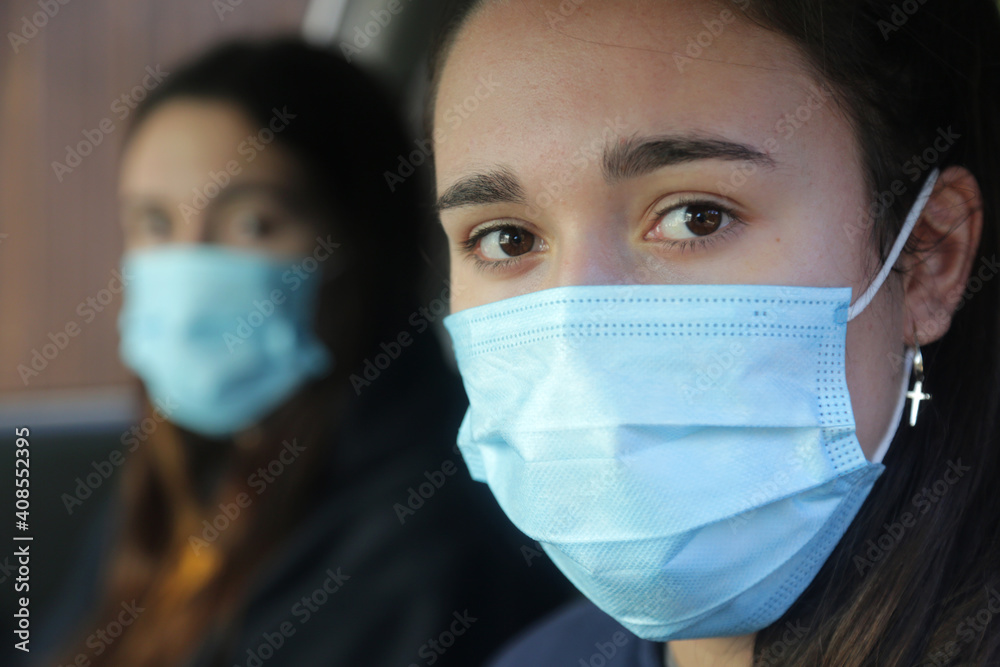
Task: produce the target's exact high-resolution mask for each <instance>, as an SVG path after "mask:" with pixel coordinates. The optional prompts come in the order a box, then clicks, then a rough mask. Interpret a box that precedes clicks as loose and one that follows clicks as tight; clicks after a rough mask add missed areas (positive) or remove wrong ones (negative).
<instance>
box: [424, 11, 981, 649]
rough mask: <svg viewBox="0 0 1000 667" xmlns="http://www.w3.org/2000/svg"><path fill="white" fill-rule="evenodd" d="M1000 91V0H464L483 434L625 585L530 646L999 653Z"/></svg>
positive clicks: (439, 69) (442, 108) (467, 428)
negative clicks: (904, 0)
mask: <svg viewBox="0 0 1000 667" xmlns="http://www.w3.org/2000/svg"><path fill="white" fill-rule="evenodd" d="M998 110H1000V17H998V10H997V6H996V4H995V3H994V2H992V0H962V1H961V2H949V3H918V2H909V3H898V2H891V1H890V0H878V1H872V0H864V1H862V0H846V1H844V2H837V3H828V2H819V1H815V2H814V1H808V2H803V1H802V0H796V1H793V2H792V1H784V0H740V1H737V0H733V1H731V2H729V1H721V0H720V1H718V2H709V1H696V0H677V1H669V2H668V1H666V0H640V1H638V2H636V1H634V0H627V1H626V0H605V1H603V2H582V1H579V0H573V1H572V2H568V1H564V2H557V1H556V0H539V1H538V2H504V1H502V0H478V1H474V2H464V3H460V6H459V7H457V8H456V9H455V11H454V13H453V15H452V16H451V20H450V21H449V22H448V27H447V30H446V31H445V32H444V34H443V36H442V39H441V41H440V45H439V48H438V55H437V58H436V61H435V65H434V67H433V71H432V91H431V105H430V108H429V119H430V129H431V131H432V132H433V138H434V152H435V165H436V177H437V192H438V195H439V202H438V208H439V210H440V219H441V222H442V224H443V226H444V229H445V231H446V233H447V235H448V237H449V240H450V242H451V247H452V255H451V256H452V268H451V274H452V281H453V286H454V297H453V300H452V311H453V314H452V315H451V316H450V317H449V318H448V319H447V320H446V322H445V324H446V326H447V327H448V329H449V331H450V333H451V335H452V338H453V341H454V344H455V349H456V355H457V357H458V361H459V367H460V370H461V373H462V377H463V380H464V382H465V386H466V390H467V393H468V395H469V398H470V407H469V410H468V412H467V414H466V417H465V420H464V422H463V424H462V427H461V429H460V431H459V436H458V442H459V445H460V447H461V448H462V451H463V454H464V456H465V458H466V461H467V462H468V464H469V468H470V471H471V472H472V475H473V477H475V478H477V479H479V480H481V481H485V482H487V483H488V484H489V486H490V488H491V490H492V491H493V493H494V494H495V495H496V497H497V499H498V501H499V503H500V505H501V507H502V508H503V509H504V511H505V512H506V513H507V514H508V516H509V517H510V518H511V519H512V521H513V522H514V523H515V524H516V525H517V526H518V527H519V528H521V529H522V530H523V531H524V532H525V533H527V534H528V535H529V536H531V537H533V538H535V539H537V540H539V541H540V543H541V544H542V546H543V547H544V549H545V551H546V552H547V553H548V554H549V556H550V557H551V558H552V560H553V561H554V562H555V563H556V564H557V565H558V566H559V568H560V569H561V570H562V571H563V572H564V573H565V574H566V575H567V577H568V578H569V579H570V580H571V581H572V582H573V583H574V584H575V585H576V586H577V587H578V588H579V589H580V590H581V591H582V592H583V593H584V594H585V595H586V596H587V597H588V598H590V600H591V601H592V602H593V604H589V603H588V604H585V605H583V606H576V607H573V608H571V609H569V610H567V611H565V612H564V613H562V614H561V615H558V616H556V617H554V618H553V619H552V620H550V621H549V622H547V623H546V624H545V625H543V626H541V627H540V628H539V629H538V630H537V631H535V632H534V633H532V634H531V635H530V636H528V637H527V638H526V639H525V640H524V641H523V642H521V643H520V644H518V645H516V646H515V647H514V648H512V649H511V650H510V651H509V652H508V653H507V654H506V655H505V656H503V657H501V658H500V660H499V662H498V663H497V664H498V665H504V666H506V665H511V666H514V665H516V666H517V667H528V666H533V665H539V666H541V665H545V666H546V667H555V666H560V665H566V666H569V665H643V666H647V667H648V666H652V665H677V666H679V667H696V666H698V667H700V666H705V665H726V666H741V667H742V666H749V665H751V664H758V665H795V666H799V667H815V666H816V665H828V666H830V667H854V666H861V665H872V666H874V665H878V666H880V667H881V666H886V665H889V666H898V667H904V666H906V667H910V666H912V665H945V664H955V665H958V664H961V665H995V664H1000V631H998V629H997V627H998V626H997V623H998V621H1000V617H997V616H996V615H997V614H998V613H1000V592H998V591H1000V571H998V570H1000V541H998V539H997V536H998V534H1000V501H998V499H997V497H996V494H995V493H994V492H993V481H994V480H995V479H996V476H997V474H998V473H1000V466H998V454H1000V438H998V436H997V432H998V424H997V417H998V414H1000V398H998V392H1000V365H998V364H1000V346H998V344H997V340H998V333H1000V331H998V324H1000V290H998V282H1000V281H998V280H997V279H996V277H997V273H998V272H1000V265H998V264H997V261H998V260H997V253H998V250H1000V248H998V234H997V232H998V227H1000V209H998V204H1000V199H998V195H1000V160H998V157H997V156H998V155H1000V137H998V132H1000V111H998ZM883 457H884V460H883ZM623 626H624V627H623Z"/></svg>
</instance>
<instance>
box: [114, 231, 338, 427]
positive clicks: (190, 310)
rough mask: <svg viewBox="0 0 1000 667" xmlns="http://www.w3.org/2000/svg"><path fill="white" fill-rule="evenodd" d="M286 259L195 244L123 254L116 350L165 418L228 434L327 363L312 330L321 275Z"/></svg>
mask: <svg viewBox="0 0 1000 667" xmlns="http://www.w3.org/2000/svg"><path fill="white" fill-rule="evenodd" d="M293 266H294V264H293V263H292V262H284V261H278V260H275V259H272V258H270V257H268V256H266V255H263V254H258V253H253V252H249V251H239V250H233V249H229V248H225V247H222V246H216V245H201V244H199V245H194V244H183V245H182V244H178V245H170V246H163V247H159V248H155V249H152V250H140V251H135V252H131V253H128V254H127V255H126V256H125V257H124V259H123V262H122V272H123V274H124V275H125V276H126V280H127V285H126V288H125V300H124V304H123V306H122V311H121V315H120V316H119V320H118V328H119V332H120V334H121V347H120V355H121V358H122V360H123V361H124V362H125V364H126V365H127V366H128V367H129V368H130V369H132V371H134V372H135V373H136V375H138V376H139V378H141V379H142V381H143V383H144V384H145V386H146V390H147V392H148V393H149V395H150V398H151V399H153V400H154V401H157V402H159V403H161V404H163V405H168V406H170V411H169V418H170V420H171V421H173V422H174V423H176V424H178V425H179V426H182V427H184V428H187V429H189V430H191V431H194V432H196V433H199V434H201V435H204V436H208V437H223V436H228V435H231V434H233V433H236V432H238V431H240V430H243V429H245V428H247V427H249V426H251V425H253V424H255V423H257V422H258V421H260V420H261V419H262V418H263V417H265V416H267V414H269V413H270V412H271V411H273V410H274V409H275V408H277V407H278V406H280V405H281V404H282V403H283V402H285V401H286V400H287V399H288V398H289V397H290V396H291V395H292V393H294V392H295V390H296V389H298V388H299V387H301V386H302V385H303V384H304V383H305V382H306V381H308V380H310V379H312V378H317V377H321V376H323V375H325V374H326V373H327V372H328V371H329V370H330V368H331V365H332V357H331V354H330V352H329V351H328V350H327V349H326V347H325V346H324V345H323V344H322V343H321V342H320V340H319V339H318V338H317V336H316V335H315V333H314V331H313V316H314V313H315V311H316V306H317V293H318V290H319V286H320V285H319V283H320V280H321V278H320V276H319V275H317V276H313V277H311V278H310V279H309V280H299V279H297V278H296V279H294V280H287V279H288V277H289V276H292V273H291V270H292V268H293ZM292 287H294V288H295V289H292Z"/></svg>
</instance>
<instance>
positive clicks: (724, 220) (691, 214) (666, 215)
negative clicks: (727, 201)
mask: <svg viewBox="0 0 1000 667" xmlns="http://www.w3.org/2000/svg"><path fill="white" fill-rule="evenodd" d="M657 217H658V219H659V221H660V222H659V223H658V224H657V225H656V228H655V229H653V231H652V232H651V233H650V238H651V240H664V241H683V240H685V239H693V238H698V237H702V236H709V235H711V234H714V233H716V232H718V231H719V230H721V229H725V228H726V227H728V226H729V225H731V224H732V223H733V220H734V219H735V218H734V216H733V214H732V213H730V212H729V211H728V210H726V209H725V208H724V207H722V206H719V205H718V204H714V203H712V202H693V203H690V204H679V205H677V206H674V207H673V208H668V209H666V210H664V211H661V212H660V213H658V214H657Z"/></svg>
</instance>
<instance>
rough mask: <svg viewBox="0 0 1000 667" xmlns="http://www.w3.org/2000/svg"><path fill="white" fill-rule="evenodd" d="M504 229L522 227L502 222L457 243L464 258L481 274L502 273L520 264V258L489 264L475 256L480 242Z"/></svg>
mask: <svg viewBox="0 0 1000 667" xmlns="http://www.w3.org/2000/svg"><path fill="white" fill-rule="evenodd" d="M506 227H519V228H521V229H523V227H521V226H520V225H513V224H510V223H503V222H498V223H496V224H493V225H488V226H486V227H483V228H482V229H480V230H478V231H477V232H476V233H475V234H472V235H471V236H470V237H469V238H468V239H466V240H465V241H461V242H460V243H459V245H461V246H462V250H463V251H464V254H465V258H466V259H468V260H471V261H472V262H473V263H474V264H475V265H476V268H477V269H479V270H480V271H483V272H489V271H502V270H504V269H506V268H508V267H510V266H513V265H514V264H517V263H518V262H520V261H521V258H520V257H511V258H510V259H503V260H500V261H496V262H491V261H488V260H485V259H483V258H481V257H479V256H478V255H477V254H476V246H478V245H479V242H480V241H482V240H483V239H484V238H486V237H487V236H489V235H490V234H491V233H493V232H495V231H497V230H499V229H504V228H506Z"/></svg>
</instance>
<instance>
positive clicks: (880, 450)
mask: <svg viewBox="0 0 1000 667" xmlns="http://www.w3.org/2000/svg"><path fill="white" fill-rule="evenodd" d="M903 364H904V365H903V380H902V382H901V385H902V386H901V387H900V388H899V398H897V399H896V409H895V410H893V412H892V421H890V422H889V428H888V429H887V430H886V432H885V435H883V436H882V441H881V442H880V443H878V447H877V448H876V449H875V452H874V453H873V454H872V458H871V462H872V463H882V459H884V458H885V455H886V453H887V452H888V451H889V445H891V444H892V439H893V438H894V437H896V431H898V430H899V418H900V417H902V416H903V406H905V405H906V392H907V390H909V388H910V371H909V369H910V368H913V348H912V347H908V348H906V357H905V360H904V361H903Z"/></svg>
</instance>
